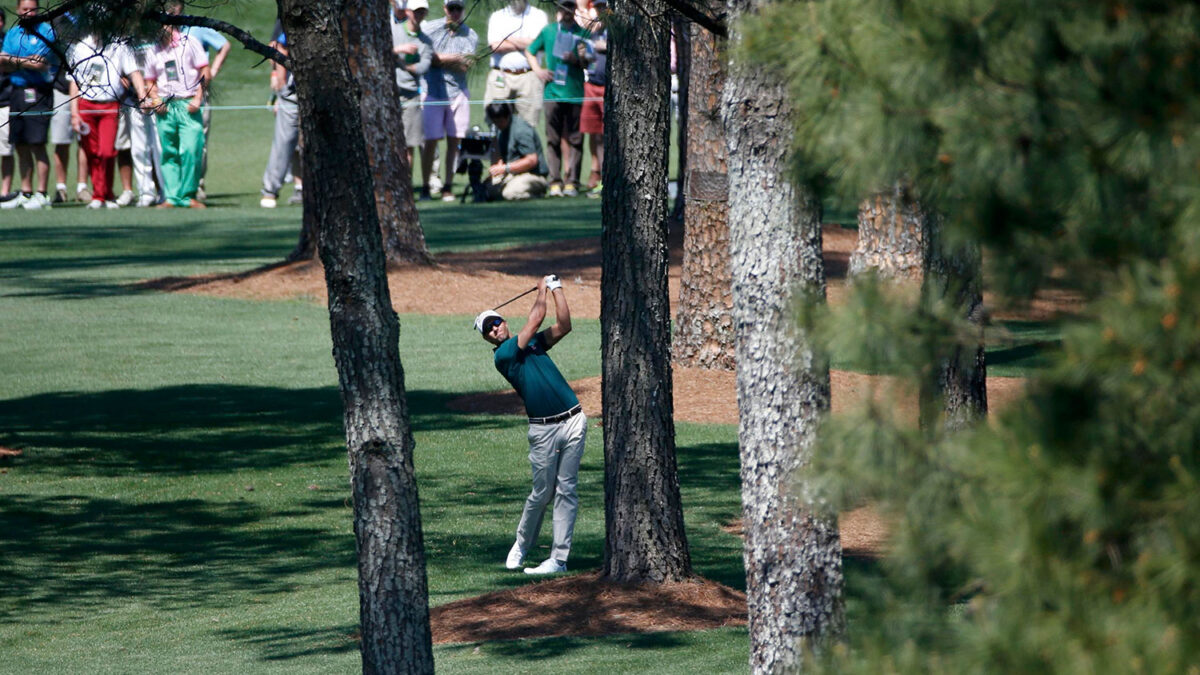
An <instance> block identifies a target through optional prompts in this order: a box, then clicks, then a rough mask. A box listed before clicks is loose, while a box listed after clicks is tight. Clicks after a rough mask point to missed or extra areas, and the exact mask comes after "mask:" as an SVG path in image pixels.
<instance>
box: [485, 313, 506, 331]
mask: <svg viewBox="0 0 1200 675" xmlns="http://www.w3.org/2000/svg"><path fill="white" fill-rule="evenodd" d="M502 323H504V319H501V318H499V317H492V318H490V319H488V320H487V321H484V322H483V334H484V335H487V334H488V333H490V332H492V329H493V328H495V327H496V326H499V325H500V324H502Z"/></svg>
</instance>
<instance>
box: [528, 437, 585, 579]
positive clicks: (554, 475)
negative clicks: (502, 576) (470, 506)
mask: <svg viewBox="0 0 1200 675" xmlns="http://www.w3.org/2000/svg"><path fill="white" fill-rule="evenodd" d="M586 440H587V415H584V414H583V413H579V414H578V415H576V416H574V417H572V418H570V419H567V420H564V421H562V422H559V423H558V424H530V425H529V464H530V465H531V466H532V467H533V490H532V491H531V492H530V493H529V497H528V498H527V499H526V500H525V510H524V511H522V512H521V521H520V522H519V523H517V544H518V545H519V546H520V547H521V549H522V550H525V551H531V550H533V546H534V544H536V543H537V538H538V532H540V531H541V529H542V517H543V516H544V515H545V514H546V508H547V507H548V506H549V505H550V498H551V497H553V498H554V547H553V548H552V549H551V551H550V557H552V558H554V559H555V560H557V561H559V562H561V563H565V562H567V556H569V555H570V553H571V536H572V535H573V534H574V532H575V515H576V513H577V512H578V511H579V497H578V496H577V495H576V494H575V485H576V482H577V476H578V474H579V462H580V460H581V459H583V446H584V441H586Z"/></svg>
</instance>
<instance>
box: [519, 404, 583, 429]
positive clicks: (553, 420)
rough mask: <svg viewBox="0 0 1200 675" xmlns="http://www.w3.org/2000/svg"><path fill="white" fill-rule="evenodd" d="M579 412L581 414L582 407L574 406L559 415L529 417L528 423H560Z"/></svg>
mask: <svg viewBox="0 0 1200 675" xmlns="http://www.w3.org/2000/svg"><path fill="white" fill-rule="evenodd" d="M581 412H583V406H582V405H578V404H576V405H575V407H574V408H571V409H570V410H568V411H566V412H562V413H559V414H557V415H551V416H549V417H530V418H529V423H530V424H557V423H559V422H562V421H563V420H569V419H571V418H572V417H574V416H576V415H578V414H579V413H581Z"/></svg>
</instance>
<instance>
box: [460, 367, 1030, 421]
mask: <svg viewBox="0 0 1200 675" xmlns="http://www.w3.org/2000/svg"><path fill="white" fill-rule="evenodd" d="M672 370H673V373H674V387H673V395H674V399H675V419H676V420H677V421H680V422H699V423H702V424H703V423H713V424H737V423H738V407H737V375H736V374H735V373H733V372H726V371H720V370H703V369H701V368H685V367H679V366H676V367H675V368H673V369H672ZM830 380H831V384H832V390H833V401H832V404H833V405H832V408H833V414H835V415H838V414H842V413H846V412H849V411H852V410H854V409H856V408H857V407H858V406H861V405H862V404H863V403H865V402H866V401H867V400H868V398H869V397H873V398H874V399H875V400H876V401H881V402H883V401H886V402H888V403H889V405H890V406H891V409H892V411H893V414H894V415H895V416H896V419H897V420H900V421H902V422H905V423H909V424H916V420H917V396H916V392H915V391H913V390H911V387H905V386H903V384H902V383H901V382H900V381H899V380H898V379H897V378H894V377H885V376H879V375H863V374H862V373H852V372H848V371H843V370H835V371H832V372H831V373H830ZM571 387H572V388H573V389H574V390H575V394H576V396H578V397H579V402H580V404H582V405H583V411H584V412H585V413H587V416H588V417H592V418H596V419H599V417H600V412H601V410H602V402H601V394H602V388H601V383H600V377H599V376H596V377H589V378H585V379H582V380H575V381H574V382H572V383H571ZM987 389H988V406H989V408H990V409H991V410H992V411H993V412H994V411H998V410H1002V409H1004V408H1005V407H1007V406H1008V405H1011V404H1012V402H1013V401H1016V400H1017V399H1019V398H1020V397H1021V395H1022V393H1023V392H1024V390H1025V380H1024V379H1022V378H1015V377H989V378H988V382H987ZM446 405H447V407H449V408H450V409H451V410H457V411H459V412H468V413H488V414H493V415H522V414H524V410H525V409H524V406H523V405H522V403H521V399H520V398H518V397H517V394H516V392H514V391H512V390H511V389H508V390H502V391H493V392H485V393H480V394H469V395H467V396H460V397H458V398H455V399H452V400H450V402H449V403H447V404H446Z"/></svg>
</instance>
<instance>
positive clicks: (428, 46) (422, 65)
mask: <svg viewBox="0 0 1200 675" xmlns="http://www.w3.org/2000/svg"><path fill="white" fill-rule="evenodd" d="M428 13H429V2H428V1H427V0H408V2H407V3H405V2H404V0H399V1H398V2H393V3H392V51H393V52H395V54H396V87H397V88H398V89H399V90H400V105H401V114H402V116H403V119H404V144H405V145H406V146H407V147H408V168H409V171H410V175H409V185H412V176H411V171H412V166H413V149H414V148H418V149H419V148H420V147H421V146H422V145H424V143H425V130H424V128H423V125H424V116H423V114H422V112H421V78H422V77H424V76H425V73H427V72H429V65H430V64H431V63H432V62H433V42H431V41H430V40H429V36H428V35H426V34H424V33H422V32H421V22H422V21H424V20H425V15H426V14H428Z"/></svg>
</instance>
